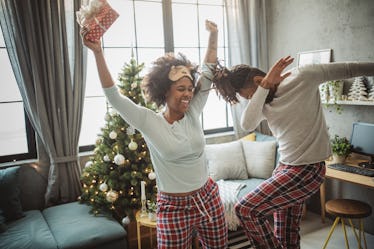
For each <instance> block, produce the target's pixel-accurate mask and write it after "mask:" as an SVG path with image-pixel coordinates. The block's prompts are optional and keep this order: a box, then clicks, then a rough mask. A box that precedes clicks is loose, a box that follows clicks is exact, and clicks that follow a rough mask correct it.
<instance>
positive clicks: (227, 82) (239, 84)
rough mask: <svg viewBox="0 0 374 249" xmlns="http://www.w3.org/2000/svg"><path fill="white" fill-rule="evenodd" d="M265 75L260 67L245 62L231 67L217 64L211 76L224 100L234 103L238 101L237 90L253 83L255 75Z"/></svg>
mask: <svg viewBox="0 0 374 249" xmlns="http://www.w3.org/2000/svg"><path fill="white" fill-rule="evenodd" d="M265 75H266V73H264V72H263V71H261V70H260V69H258V68H255V67H251V66H248V65H245V64H238V65H236V66H233V67H232V68H231V69H228V68H227V67H225V66H222V65H221V64H218V65H217V67H216V71H215V73H214V76H213V84H214V88H215V89H216V91H217V92H218V94H220V95H221V96H222V98H223V99H224V100H225V101H227V102H229V103H230V104H236V103H238V102H239V100H238V97H237V92H239V91H240V89H241V88H243V87H247V86H251V85H253V84H254V82H253V78H254V77H255V76H265Z"/></svg>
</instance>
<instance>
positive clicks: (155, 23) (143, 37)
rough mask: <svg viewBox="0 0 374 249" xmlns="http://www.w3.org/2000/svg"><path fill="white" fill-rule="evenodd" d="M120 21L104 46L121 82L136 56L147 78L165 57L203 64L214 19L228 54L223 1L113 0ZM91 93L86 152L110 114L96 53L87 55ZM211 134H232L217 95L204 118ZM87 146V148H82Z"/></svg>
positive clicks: (221, 49) (82, 140)
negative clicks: (172, 55) (170, 55)
mask: <svg viewBox="0 0 374 249" xmlns="http://www.w3.org/2000/svg"><path fill="white" fill-rule="evenodd" d="M108 2H109V3H110V5H111V6H112V7H113V8H114V9H116V10H117V11H118V12H119V13H120V17H119V18H118V19H117V20H116V22H115V23H114V24H113V25H112V27H111V28H110V29H109V30H108V31H107V32H106V33H105V35H104V37H103V39H102V45H103V50H104V54H105V57H106V59H107V63H108V67H109V70H110V72H111V74H112V76H113V77H114V80H116V76H117V75H118V74H119V73H120V72H121V69H122V67H123V66H124V64H125V63H127V62H128V61H129V59H130V57H131V54H132V53H133V54H134V55H135V58H136V59H137V61H138V63H145V68H144V70H143V72H144V73H145V72H146V71H147V70H148V68H149V66H150V63H151V62H152V61H153V60H155V59H156V58H158V57H160V56H162V55H164V54H165V52H175V53H178V52H181V53H183V54H185V55H186V56H187V57H188V58H189V59H190V60H191V61H192V62H195V63H198V64H200V63H201V62H202V60H203V58H204V55H205V50H206V47H207V41H208V32H207V31H206V30H205V20H206V19H210V20H212V21H214V22H216V23H217V24H218V26H219V27H220V32H219V41H218V45H219V47H218V58H219V59H220V60H223V64H224V61H225V58H226V56H225V55H226V54H227V47H226V45H227V40H226V34H227V32H226V31H225V27H226V25H225V19H224V16H225V15H224V11H225V10H224V4H223V0H205V1H203V0H178V1H176V0H174V1H171V2H170V1H155V0H153V1H145V0H108ZM88 56H89V57H88V60H87V61H88V65H87V88H86V99H85V105H84V108H85V110H84V112H83V113H84V114H83V115H84V116H83V121H82V127H84V129H82V131H81V137H80V142H79V145H80V146H81V150H82V149H83V150H85V149H92V148H93V146H90V145H92V144H94V143H95V141H94V140H95V139H96V137H97V134H98V133H100V128H101V127H103V126H104V124H105V120H104V115H105V113H106V105H105V104H104V103H105V97H104V95H103V93H102V90H101V87H100V82H99V77H98V75H97V70H96V65H95V62H94V58H93V57H92V56H93V55H92V53H91V52H89V53H88ZM201 122H202V125H203V129H204V131H205V133H206V134H208V133H214V132H218V131H228V130H232V120H231V113H230V108H229V107H228V105H227V104H226V103H225V102H224V101H222V100H219V98H218V96H217V95H216V94H215V92H212V93H211V94H210V95H209V98H208V102H207V104H206V106H205V109H204V113H203V115H202V117H201ZM82 146H83V147H82Z"/></svg>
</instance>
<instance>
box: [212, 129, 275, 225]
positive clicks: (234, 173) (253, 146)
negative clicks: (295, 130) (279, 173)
mask: <svg viewBox="0 0 374 249" xmlns="http://www.w3.org/2000/svg"><path fill="white" fill-rule="evenodd" d="M253 134H254V135H253ZM253 134H251V135H248V136H246V137H244V138H242V139H239V140H235V141H231V142H226V143H219V144H208V145H207V146H206V148H205V154H206V158H207V164H208V168H209V175H210V177H212V178H213V179H214V180H215V181H216V182H217V183H218V186H219V190H220V195H221V199H222V201H223V204H224V206H225V217H226V221H227V224H228V228H229V230H232V231H235V230H237V227H238V226H239V225H240V224H239V220H238V218H237V217H236V214H235V210H234V205H235V203H236V202H237V201H238V200H239V199H240V198H242V197H243V196H245V195H246V194H247V193H248V192H250V191H252V190H253V189H255V188H256V186H258V185H259V184H261V183H262V182H263V181H264V180H265V179H267V178H269V177H270V176H271V174H272V172H273V170H274V168H275V167H276V166H277V164H278V160H279V153H278V145H277V142H276V140H275V138H274V137H273V136H268V135H264V134H261V133H259V132H254V133H253ZM253 137H255V141H250V140H253Z"/></svg>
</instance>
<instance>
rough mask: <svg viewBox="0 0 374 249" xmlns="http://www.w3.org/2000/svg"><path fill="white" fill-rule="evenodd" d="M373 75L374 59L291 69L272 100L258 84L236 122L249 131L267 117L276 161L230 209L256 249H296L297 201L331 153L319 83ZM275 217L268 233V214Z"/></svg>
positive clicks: (314, 186)
mask: <svg viewBox="0 0 374 249" xmlns="http://www.w3.org/2000/svg"><path fill="white" fill-rule="evenodd" d="M363 75H366V76H368V75H374V63H359V62H352V63H330V64H317V65H308V66H305V67H302V68H294V69H292V70H291V75H290V76H289V77H287V78H286V79H284V80H283V81H282V82H281V83H280V85H279V86H278V89H277V91H276V93H275V97H274V99H273V100H272V101H271V102H270V103H267V104H265V99H266V96H267V94H268V92H269V90H268V89H264V88H262V87H260V86H259V87H258V88H257V90H256V92H255V93H254V95H253V96H252V99H251V100H250V102H249V103H248V105H247V106H246V108H245V110H244V112H243V115H242V117H241V124H242V126H243V128H244V129H246V130H254V129H255V128H256V127H257V126H258V124H259V123H260V122H261V121H262V120H264V119H266V120H267V122H268V125H269V128H270V130H271V131H272V133H273V135H274V136H275V137H276V138H277V141H278V144H279V153H280V159H279V162H280V163H279V165H278V166H277V168H276V169H275V170H274V172H273V174H272V176H271V177H270V178H269V179H267V180H266V181H264V182H263V183H262V184H260V185H259V186H258V187H257V188H256V189H255V190H253V191H252V192H250V193H248V194H247V195H246V196H244V197H243V198H242V199H241V200H240V201H239V202H238V203H237V204H236V205H235V211H236V214H237V216H238V217H239V219H240V222H241V225H242V226H243V228H244V229H245V232H246V235H247V236H248V238H249V239H250V241H251V243H252V246H253V248H255V249H269V248H272V249H281V248H283V249H286V248H287V249H294V248H300V235H299V230H300V226H299V224H300V218H301V213H302V205H303V203H304V202H305V200H306V199H308V198H309V197H310V196H311V195H312V194H314V193H315V192H316V191H317V190H318V189H319V187H320V184H321V183H322V182H323V180H324V175H325V165H324V160H325V159H327V158H328V157H329V156H330V155H331V148H330V143H329V135H328V132H327V127H326V123H325V119H324V116H323V110H322V103H321V100H320V96H319V89H318V87H319V84H321V83H323V82H326V81H330V80H338V79H348V78H352V77H356V76H363ZM270 214H273V216H274V230H273V231H272V229H271V226H270V224H269V222H268V221H267V216H268V215H270Z"/></svg>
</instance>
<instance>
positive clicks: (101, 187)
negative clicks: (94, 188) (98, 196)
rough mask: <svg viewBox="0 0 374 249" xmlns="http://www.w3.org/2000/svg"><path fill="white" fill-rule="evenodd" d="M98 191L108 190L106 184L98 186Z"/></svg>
mask: <svg viewBox="0 0 374 249" xmlns="http://www.w3.org/2000/svg"><path fill="white" fill-rule="evenodd" d="M99 189H100V190H101V191H103V192H106V191H107V190H108V184H106V183H105V182H104V183H102V184H100V186H99Z"/></svg>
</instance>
